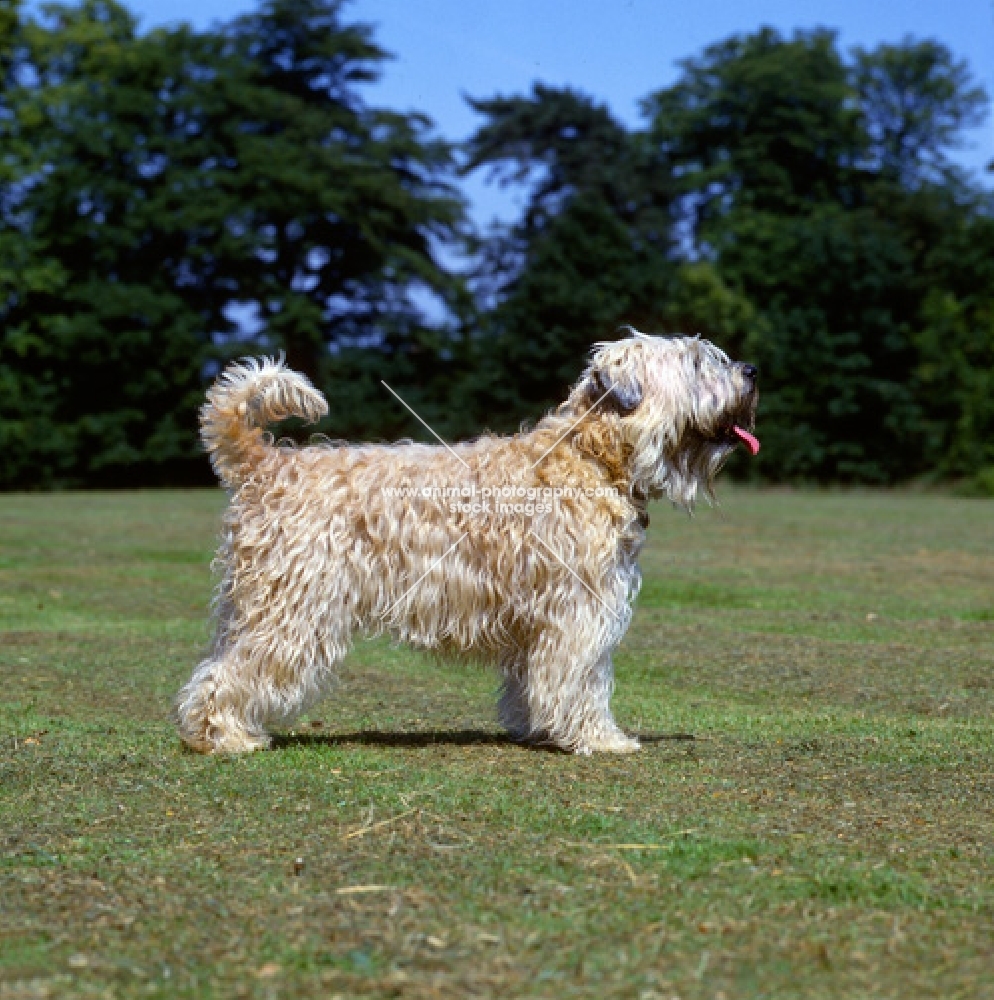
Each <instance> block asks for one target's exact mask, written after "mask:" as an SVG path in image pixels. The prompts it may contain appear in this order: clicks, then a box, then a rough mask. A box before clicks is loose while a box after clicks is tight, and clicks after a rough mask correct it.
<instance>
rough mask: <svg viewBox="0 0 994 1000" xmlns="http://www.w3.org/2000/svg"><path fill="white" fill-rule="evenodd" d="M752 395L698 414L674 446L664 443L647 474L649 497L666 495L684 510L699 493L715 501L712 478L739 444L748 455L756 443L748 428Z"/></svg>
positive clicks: (751, 421)
mask: <svg viewBox="0 0 994 1000" xmlns="http://www.w3.org/2000/svg"><path fill="white" fill-rule="evenodd" d="M755 413H756V395H755V393H749V394H748V395H746V396H737V397H736V398H735V399H734V401H733V402H732V404H731V405H729V406H727V407H722V408H720V409H716V410H714V411H712V412H711V413H705V414H703V415H700V417H699V420H700V422H699V423H698V422H695V423H693V424H688V425H687V426H686V427H685V429H684V430H683V432H682V433H681V434H680V437H679V439H678V441H677V442H676V444H675V446H672V445H671V446H669V447H666V446H665V445H664V446H663V447H661V448H660V449H659V451H658V452H657V455H658V458H657V460H656V461H655V462H654V463H652V465H653V468H652V470H651V473H650V475H649V476H648V477H647V479H648V482H647V489H646V493H647V494H648V495H649V497H650V498H652V499H659V498H662V497H666V498H668V499H669V500H671V501H672V502H673V503H675V504H678V505H679V506H681V507H684V508H686V509H688V510H691V509H693V506H694V503H695V502H696V500H697V498H698V496H699V495H703V496H704V498H705V500H707V501H708V503H714V502H715V489H714V484H715V479H716V478H717V476H718V473H719V472H721V470H722V468H723V466H724V465H725V463H726V462H727V461H728V459H729V458H730V457H731V455H732V453H733V452H734V451H735V449H736V447H737V446H738V445H739V444H740V443H742V444H743V445H745V446H746V447H747V448H748V449H749V451H750V452H751V453H752V454H755V453H756V451H758V449H759V442H758V441H757V440H756V439H755V438H754V437H753V436H752V434H751V433H749V431H750V430H751V428H752V427H753V426H754V423H755Z"/></svg>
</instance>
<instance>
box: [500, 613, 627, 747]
mask: <svg viewBox="0 0 994 1000" xmlns="http://www.w3.org/2000/svg"><path fill="white" fill-rule="evenodd" d="M572 639H573V636H567V635H565V634H558V635H551V634H550V633H549V632H548V631H547V632H546V633H545V634H543V636H542V637H541V640H540V641H539V642H538V643H537V644H536V647H535V649H534V650H533V651H532V652H531V653H530V654H528V655H527V656H522V657H521V658H520V659H517V660H515V661H513V663H509V664H508V665H506V666H505V670H504V684H503V691H502V694H501V700H500V705H499V710H498V711H499V716H500V720H501V722H502V724H503V725H504V726H505V727H506V728H507V730H508V732H509V733H510V734H511V736H512V737H514V738H515V739H518V740H521V741H523V742H529V743H546V744H549V743H551V744H552V745H554V746H557V747H560V748H561V749H563V750H567V751H570V752H572V753H578V754H590V753H594V752H595V751H598V752H609V753H632V752H634V751H635V750H638V749H639V742H638V740H636V739H632V738H631V737H629V736H626V735H625V733H624V732H622V730H621V729H620V727H619V726H618V724H617V723H616V722H615V721H614V717H613V716H612V714H611V693H612V691H613V689H614V669H613V666H612V663H611V654H610V652H605V653H602V654H600V655H596V656H593V657H591V656H590V654H589V653H588V654H587V655H586V656H584V655H583V653H581V652H580V651H579V650H577V649H576V648H575V643H574V642H573V641H571V640H572Z"/></svg>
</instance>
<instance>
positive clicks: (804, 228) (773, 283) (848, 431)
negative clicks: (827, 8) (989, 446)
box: [644, 29, 983, 482]
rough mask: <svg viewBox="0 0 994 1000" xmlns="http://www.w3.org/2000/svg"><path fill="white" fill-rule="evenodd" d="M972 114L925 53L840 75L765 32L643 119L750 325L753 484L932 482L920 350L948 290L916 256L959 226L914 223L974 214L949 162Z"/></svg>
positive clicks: (949, 75)
mask: <svg viewBox="0 0 994 1000" xmlns="http://www.w3.org/2000/svg"><path fill="white" fill-rule="evenodd" d="M980 100H981V96H980V92H979V90H978V89H977V88H975V87H973V86H972V85H971V83H970V81H969V78H968V76H967V75H966V74H965V70H964V69H963V67H962V65H961V64H958V63H956V62H955V61H954V60H953V59H952V57H951V56H950V54H949V53H948V51H946V50H945V49H943V48H942V47H941V46H939V45H937V44H935V43H922V44H913V43H906V44H905V45H903V46H884V47H881V48H880V49H878V50H875V51H874V52H858V53H857V54H856V55H855V57H854V59H853V61H852V62H850V63H847V62H846V61H845V60H844V59H843V58H842V56H841V55H840V54H839V52H838V50H837V48H836V46H835V40H834V36H833V35H832V34H831V33H829V32H825V31H816V32H798V33H796V34H795V35H794V36H793V38H791V39H785V38H783V37H782V36H780V35H779V34H778V33H776V32H774V31H772V30H770V29H764V30H762V31H760V32H758V33H757V34H755V35H752V36H747V37H744V38H733V39H730V40H728V41H726V42H723V43H720V44H718V45H715V46H711V47H710V48H708V49H707V50H706V51H705V53H704V56H703V57H702V58H700V59H696V60H688V61H687V62H686V63H685V64H684V74H683V77H682V78H681V79H680V80H679V81H678V82H677V83H676V84H675V85H674V86H673V87H670V88H667V89H666V90H664V91H660V92H658V93H656V94H654V95H652V96H651V97H650V98H649V99H648V100H647V101H646V102H645V105H644V107H645V110H646V112H647V113H648V114H649V115H650V116H651V117H650V129H649V131H650V135H651V137H652V141H653V142H654V143H655V145H656V149H657V151H658V157H659V161H660V164H661V167H662V168H663V169H668V170H669V171H670V172H671V173H672V175H673V176H675V177H677V178H679V182H680V184H681V187H682V208H683V211H684V213H685V216H686V217H687V218H688V219H689V220H690V225H691V231H692V233H693V241H694V249H695V252H696V253H697V254H698V255H700V256H701V257H702V258H703V259H705V260H709V261H711V262H712V263H713V266H714V268H715V269H716V271H717V273H718V275H719V276H720V277H721V279H722V281H723V282H724V283H725V284H726V285H727V286H728V287H729V288H730V289H731V290H732V291H733V292H734V293H735V294H737V295H739V296H742V297H744V298H745V299H746V300H747V301H748V302H749V303H750V304H751V306H752V307H753V310H754V312H753V315H752V317H751V319H749V318H746V317H745V316H743V322H744V323H745V324H746V325H747V329H746V330H745V331H744V336H743V337H742V338H741V340H740V342H741V343H742V345H743V346H742V350H743V351H745V352H746V354H747V355H748V357H749V359H750V360H753V361H756V362H757V363H758V364H759V366H760V369H761V371H762V389H763V406H762V413H763V417H762V419H763V426H764V438H765V445H766V446H765V447H764V450H763V452H762V453H761V456H760V461H759V462H758V463H754V468H755V469H756V470H757V471H759V472H762V473H765V474H767V475H769V476H771V477H773V478H781V477H787V478H807V479H817V480H822V481H837V480H843V481H864V482H865V481H869V482H887V481H892V480H894V479H900V478H906V477H908V476H910V475H915V474H919V473H921V472H924V471H925V470H926V469H927V468H928V462H929V459H930V458H931V457H932V455H933V454H934V453H931V454H930V445H929V442H930V441H934V440H935V435H936V426H935V425H936V410H935V406H934V405H933V401H932V400H930V399H929V398H928V395H927V394H926V393H923V392H922V389H923V387H924V384H925V383H924V382H923V381H922V377H921V371H922V370H921V368H920V365H921V354H920V352H921V350H922V348H923V346H924V345H925V344H926V343H930V342H932V341H930V339H929V336H928V335H926V334H925V333H923V332H922V331H923V330H930V329H932V327H931V326H930V324H931V323H932V321H933V319H934V317H935V315H936V313H935V309H936V308H937V307H936V305H935V302H936V301H938V300H936V299H935V298H934V296H935V295H936V293H937V292H938V289H939V287H941V282H944V281H946V280H947V278H948V276H947V275H945V276H940V273H939V270H938V269H937V268H935V267H931V268H930V267H928V265H927V260H926V253H925V252H924V248H925V247H929V246H932V247H934V246H936V244H937V243H938V244H940V245H941V244H942V243H943V242H944V241H945V240H946V239H947V233H949V232H952V231H954V230H955V229H956V228H957V226H953V227H952V229H949V228H948V227H947V229H946V232H943V231H942V229H941V228H940V229H937V228H936V227H935V226H931V225H927V224H926V218H927V216H928V213H924V214H923V212H922V210H921V208H922V205H923V204H924V203H926V202H930V203H931V202H937V201H941V202H942V203H943V205H944V208H943V210H942V214H944V215H950V214H951V215H952V216H953V217H956V218H958V219H959V223H957V225H961V224H962V223H963V220H964V219H965V218H967V217H969V215H970V214H971V213H973V212H976V211H983V210H982V209H981V207H980V202H979V201H977V200H976V199H972V200H971V199H964V198H960V197H959V196H958V195H957V194H956V193H955V191H954V189H956V190H957V191H960V192H965V191H966V188H967V185H966V181H965V180H964V179H963V178H961V177H958V176H957V175H955V173H954V172H952V171H950V170H949V169H948V161H947V160H946V159H945V157H946V150H947V149H948V147H949V145H950V144H951V143H952V142H953V141H954V139H955V138H956V135H957V134H958V130H959V129H960V128H962V127H964V126H965V125H967V124H970V123H971V122H973V121H975V120H976V118H977V111H978V108H979V102H980ZM933 214H934V213H933ZM929 241H931V242H929ZM926 275H927V277H926ZM978 290H979V289H978ZM929 302H931V303H932V305H928V303H929ZM930 317H932V319H930ZM974 356H978V355H976V352H974ZM916 373H917V374H916ZM946 384H947V386H948V381H947V382H946ZM940 436H941V435H940Z"/></svg>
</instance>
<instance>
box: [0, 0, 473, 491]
mask: <svg viewBox="0 0 994 1000" xmlns="http://www.w3.org/2000/svg"><path fill="white" fill-rule="evenodd" d="M338 8H339V3H338V2H337V0H267V2H266V3H264V4H263V5H262V6H261V8H260V9H259V12H258V13H257V14H254V15H252V16H249V17H244V18H241V19H238V20H236V21H235V22H233V23H232V24H231V25H229V26H227V27H226V28H224V29H221V30H218V31H216V32H208V33H199V34H198V33H195V32H192V31H190V30H189V29H186V28H180V29H177V30H169V31H154V32H152V33H151V34H149V35H146V36H137V35H136V33H135V25H134V21H133V19H132V18H131V17H130V15H129V14H127V13H126V12H125V10H124V9H123V8H122V7H120V6H118V5H117V4H116V3H114V2H113V0H85V2H84V3H82V4H81V5H80V6H78V7H72V8H69V7H51V8H47V9H46V15H45V18H44V20H42V21H40V22H35V21H32V20H30V19H28V18H25V17H23V16H19V12H18V10H17V7H16V5H15V6H10V5H8V11H9V14H10V17H9V19H8V21H7V22H5V24H7V28H6V29H5V30H6V31H7V35H8V36H9V37H10V38H11V39H12V44H10V45H8V46H7V50H8V51H12V52H13V55H12V56H11V65H12V67H13V68H12V69H11V70H10V72H9V73H8V76H7V85H6V88H5V92H4V95H3V103H4V104H5V105H6V107H7V108H8V109H9V114H8V115H7V116H6V117H5V118H4V119H3V120H2V122H0V129H2V131H3V135H2V141H3V143H4V153H5V155H4V159H3V174H2V175H0V226H2V229H0V239H2V240H3V249H4V250H5V253H4V257H3V260H4V267H3V271H2V273H0V284H2V288H3V301H2V302H0V320H2V322H3V334H2V341H0V345H2V356H0V386H2V387H3V389H4V390H6V391H5V392H4V403H3V417H2V420H0V455H2V456H3V457H2V459H0V483H3V484H5V485H8V486H10V485H32V484H48V483H72V482H77V483H80V482H85V483H101V482H103V483H120V482H125V481H129V482H134V481H162V480H166V479H169V480H175V479H176V478H186V477H190V476H194V477H196V476H203V475H204V473H205V472H206V466H205V465H204V463H203V460H202V458H200V457H199V449H198V446H197V442H196V435H195V422H196V410H197V406H198V404H199V401H200V400H201V398H202V392H203V387H204V384H205V379H206V376H207V375H209V374H210V372H211V370H212V368H211V365H212V363H213V367H214V369H216V365H217V363H218V362H219V361H221V360H223V359H224V358H225V357H227V356H230V355H231V354H233V353H245V352H246V351H249V350H252V349H259V348H265V349H269V350H272V349H275V348H279V347H283V348H285V349H286V351H287V353H288V356H289V358H290V360H291V362H292V363H293V364H295V365H297V366H298V367H300V368H303V369H304V370H305V371H307V372H308V373H309V374H311V375H312V376H314V377H316V378H317V379H319V380H323V379H324V378H325V377H326V375H327V368H326V365H325V359H326V358H327V357H328V350H327V347H328V345H329V344H334V343H339V344H340V343H348V342H351V341H355V340H357V339H359V340H361V339H362V338H367V339H372V340H375V339H377V338H382V337H383V336H384V335H385V331H388V330H389V329H391V328H394V327H401V328H405V329H409V328H411V327H412V326H414V325H415V324H416V321H417V317H416V313H415V310H414V308H413V306H412V305H411V304H410V302H409V301H408V291H409V289H410V287H411V286H412V285H413V284H414V283H419V282H420V283H423V284H427V285H431V286H434V287H435V288H439V289H444V288H445V287H446V282H447V279H446V278H445V276H444V274H443V273H442V272H441V271H440V270H439V269H438V268H437V267H436V266H435V264H434V262H433V259H432V255H431V252H430V247H429V241H430V240H431V239H432V238H433V236H444V235H445V234H446V233H448V232H450V231H451V230H452V228H453V226H455V225H456V224H457V223H458V221H459V218H460V212H461V207H460V204H459V202H458V201H457V200H456V199H455V198H454V197H453V196H452V195H451V192H450V191H449V189H448V188H447V187H446V186H445V184H444V183H443V181H442V171H443V169H444V167H445V164H446V162H447V157H448V152H447V150H446V148H445V146H444V145H443V144H441V143H440V142H438V141H436V140H434V139H432V138H431V136H430V135H429V133H428V128H429V126H428V123H427V121H426V120H425V119H423V118H419V117H411V118H407V117H404V116H401V115H396V114H393V113H389V112H380V111H374V110H370V109H367V108H366V107H365V106H364V105H363V104H362V103H361V101H360V100H359V98H358V97H357V95H356V93H355V89H354V88H355V85H356V84H357V83H359V82H361V81H363V80H366V79H370V78H371V77H373V76H374V75H375V73H376V68H377V64H378V63H379V62H380V61H381V60H382V59H383V58H384V55H383V53H382V52H381V51H380V50H379V49H378V48H377V47H376V46H375V45H374V44H373V43H372V41H371V39H370V37H369V32H368V30H367V29H365V28H361V27H354V26H353V27H347V26H344V25H342V24H341V22H340V20H339V14H338ZM246 316H248V317H250V319H251V320H252V321H253V323H254V324H255V325H256V326H257V327H258V334H257V336H256V338H255V343H245V340H244V317H246ZM239 317H241V318H242V322H239Z"/></svg>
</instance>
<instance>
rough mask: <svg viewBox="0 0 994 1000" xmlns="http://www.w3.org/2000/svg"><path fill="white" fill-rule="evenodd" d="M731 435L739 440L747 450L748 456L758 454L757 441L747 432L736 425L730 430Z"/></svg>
mask: <svg viewBox="0 0 994 1000" xmlns="http://www.w3.org/2000/svg"><path fill="white" fill-rule="evenodd" d="M732 433H733V434H734V435H735V436H736V437H737V438H739V439H740V440H741V441H742V443H743V444H744V445H745V446H746V447H747V448H748V449H749V454H750V455H758V454H759V439H758V438H755V437H753V436H752V435H751V434H750V433H749V432H748V431H744V430H743V429H742V428H741V427H739V425H738V424H736V425H735V426H734V427H733V428H732Z"/></svg>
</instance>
